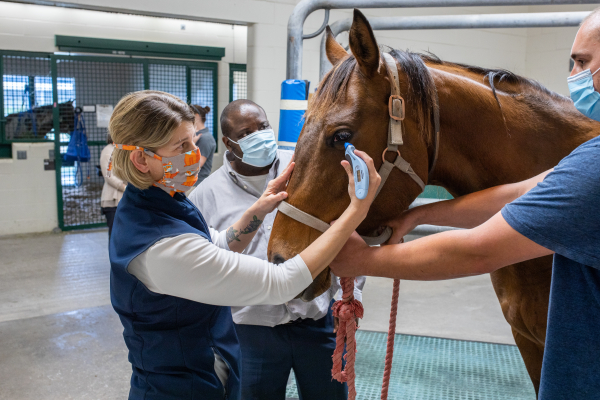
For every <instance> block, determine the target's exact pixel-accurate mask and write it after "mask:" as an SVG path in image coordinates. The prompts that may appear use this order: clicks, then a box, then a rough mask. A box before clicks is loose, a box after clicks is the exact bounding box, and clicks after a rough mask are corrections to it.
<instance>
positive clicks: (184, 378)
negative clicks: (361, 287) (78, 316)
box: [109, 91, 380, 400]
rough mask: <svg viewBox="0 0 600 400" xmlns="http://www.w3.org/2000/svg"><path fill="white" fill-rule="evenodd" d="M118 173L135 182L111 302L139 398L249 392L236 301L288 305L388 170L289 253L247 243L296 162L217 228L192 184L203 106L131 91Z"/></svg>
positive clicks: (115, 251)
mask: <svg viewBox="0 0 600 400" xmlns="http://www.w3.org/2000/svg"><path fill="white" fill-rule="evenodd" d="M109 131H110V134H111V136H112V138H113V140H114V142H115V147H116V148H115V150H114V153H113V157H112V172H113V173H115V174H116V175H117V176H119V177H120V178H121V179H123V180H124V181H125V182H128V183H129V184H128V185H127V189H126V190H125V193H124V195H123V198H122V199H121V202H120V203H119V206H118V208H117V213H116V215H115V221H114V225H113V232H112V236H111V239H110V261H111V287H110V289H111V302H112V305H113V307H114V309H115V311H116V312H117V313H118V314H119V317H120V319H121V322H122V324H123V327H124V331H123V337H124V339H125V343H126V345H127V347H128V349H129V361H130V362H131V364H132V369H133V373H132V376H131V389H130V392H129V399H148V400H149V399H161V400H162V399H192V398H194V399H200V398H201V399H224V398H227V399H232V400H239V399H240V357H241V355H240V350H239V344H238V340H237V336H236V334H235V330H234V325H233V320H232V317H231V311H230V309H229V306H231V305H238V306H241V305H254V304H282V303H285V302H286V301H289V300H291V299H292V298H294V297H295V296H296V295H297V294H298V293H300V292H301V291H302V290H304V289H305V288H306V287H307V286H308V285H309V284H310V283H311V282H312V280H313V279H314V277H315V276H317V275H318V274H319V273H320V272H321V271H322V270H323V269H325V267H326V266H327V265H328V264H329V262H330V261H331V260H333V258H334V256H335V255H336V254H337V253H338V251H339V250H340V249H341V248H342V246H343V245H344V243H345V242H346V240H347V239H348V238H349V237H350V235H351V234H352V232H354V230H355V228H356V227H357V226H358V225H359V223H360V222H361V221H362V220H363V219H364V218H365V216H366V214H367V211H368V209H369V206H370V204H371V202H372V201H373V197H374V196H375V191H376V189H377V187H378V185H379V182H380V177H379V175H378V174H377V172H376V171H375V169H374V166H373V160H372V159H371V158H369V157H368V156H367V155H366V154H365V153H362V152H358V151H357V154H358V155H359V156H361V157H362V158H363V159H364V160H365V161H366V162H367V165H368V166H369V177H370V187H369V195H368V196H367V198H366V199H364V200H359V199H357V198H356V196H355V194H354V181H353V178H352V170H351V168H350V166H349V164H348V162H347V161H342V165H343V167H344V168H345V170H346V172H347V174H348V176H349V181H350V185H349V193H350V197H351V201H350V205H349V206H348V208H347V209H346V211H345V212H344V213H343V214H342V215H341V216H340V217H339V219H338V220H337V223H336V224H335V225H333V226H332V227H331V228H330V229H329V230H328V231H327V232H325V233H323V234H322V235H321V236H320V237H319V238H318V239H317V240H315V241H314V242H313V243H312V244H311V245H310V246H309V247H308V248H307V249H306V250H304V251H303V252H302V253H300V254H299V255H297V256H296V257H294V258H292V259H290V260H287V261H285V262H284V263H282V264H279V265H274V264H271V263H269V262H268V261H265V260H260V259H257V258H253V257H250V256H246V255H243V254H240V253H241V252H242V251H243V250H244V248H245V247H246V246H247V245H248V243H249V242H250V241H251V240H252V238H253V237H254V234H255V233H256V230H257V229H258V227H259V226H260V224H261V222H262V220H263V219H264V217H265V215H266V214H268V213H269V212H271V211H272V210H274V209H275V207H276V206H277V204H278V203H279V202H280V201H282V200H283V199H285V198H286V197H287V193H286V192H285V191H284V190H285V184H286V181H287V180H288V178H289V176H290V174H291V173H292V170H293V168H294V163H293V162H291V163H290V165H289V166H288V167H287V168H286V169H285V171H284V172H283V173H282V174H281V175H280V176H279V177H278V178H276V179H274V180H273V181H271V182H270V183H269V185H268V187H267V189H266V191H265V192H264V194H263V195H262V196H261V197H260V198H259V199H258V200H257V201H256V203H255V204H254V205H252V206H251V207H250V208H249V209H248V210H247V211H246V212H245V213H244V214H243V215H242V216H241V218H240V219H239V221H237V222H236V223H234V224H233V225H232V226H231V227H229V228H228V229H226V230H224V231H222V232H217V231H215V230H213V229H211V228H209V227H208V226H207V225H206V223H205V221H204V218H203V216H202V215H201V213H200V212H199V211H198V209H197V208H196V207H195V206H194V205H193V204H192V203H190V201H189V200H188V199H187V198H186V197H185V195H184V194H183V193H184V192H185V191H187V189H188V188H189V187H190V186H191V185H193V184H194V183H195V177H196V176H197V174H198V170H199V166H198V164H199V160H200V152H199V151H198V148H197V147H196V146H195V144H194V140H193V138H194V133H195V131H194V114H193V112H192V111H191V109H190V107H189V106H188V105H187V104H185V103H184V102H183V101H181V100H180V99H178V98H177V97H175V96H172V95H170V94H167V93H162V92H155V91H141V92H135V93H131V94H129V95H127V96H125V97H124V98H123V99H121V101H120V102H119V103H118V104H117V106H116V107H115V110H114V112H113V115H112V117H111V120H110V126H109Z"/></svg>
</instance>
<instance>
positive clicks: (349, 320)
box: [331, 278, 400, 400]
mask: <svg viewBox="0 0 600 400" xmlns="http://www.w3.org/2000/svg"><path fill="white" fill-rule="evenodd" d="M340 284H341V286H342V300H339V301H336V302H335V303H334V305H333V316H334V317H338V318H339V322H340V324H339V327H338V331H337V336H336V338H335V339H336V343H335V351H334V352H333V356H332V358H333V369H332V370H331V375H332V377H333V379H335V380H337V381H338V382H342V383H343V382H347V383H348V400H355V399H356V387H355V385H354V380H355V378H356V375H355V373H354V363H355V361H356V339H355V333H356V329H357V326H356V318H362V317H363V314H364V309H363V305H362V304H361V302H360V301H358V300H355V299H354V278H340ZM399 294H400V280H399V279H394V291H393V293H392V308H391V311H390V327H389V329H388V338H387V349H386V353H385V369H384V371H383V384H382V386H381V400H387V397H388V388H389V384H390V374H391V372H392V359H393V358H394V337H395V335H396V314H397V312H398V295H399ZM344 343H346V356H345V359H346V368H344V370H343V371H342V354H343V353H344Z"/></svg>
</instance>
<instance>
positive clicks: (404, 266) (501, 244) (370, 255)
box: [330, 213, 553, 280]
mask: <svg viewBox="0 0 600 400" xmlns="http://www.w3.org/2000/svg"><path fill="white" fill-rule="evenodd" d="M552 253H553V252H552V251H551V250H548V249H546V248H545V247H542V246H540V245H538V244H537V243H535V242H533V241H531V240H530V239H528V238H526V237H525V236H523V235H521V234H520V233H518V232H517V231H515V230H514V229H513V228H512V227H511V226H510V225H509V224H508V223H507V222H506V221H505V220H504V218H503V217H502V214H500V213H497V214H496V215H494V216H493V217H492V218H491V219H489V220H488V221H487V222H485V223H483V224H482V225H480V226H478V227H476V228H473V229H469V230H464V231H449V232H443V233H439V234H436V235H431V236H427V237H424V238H421V239H417V240H413V241H411V242H409V243H406V244H396V245H388V246H382V247H379V248H377V247H369V246H367V245H366V244H365V243H364V241H363V240H362V239H361V238H360V236H358V235H357V234H354V235H353V236H352V237H351V238H350V239H349V240H348V242H347V243H346V245H345V246H344V248H343V249H342V250H341V251H340V253H339V254H338V256H337V257H336V259H335V260H334V261H333V262H332V263H331V265H330V267H331V269H332V271H333V273H334V274H336V275H338V276H358V275H369V276H381V277H387V278H399V279H408V280H442V279H452V278H460V277H464V276H471V275H480V274H484V273H489V272H492V271H495V270H497V269H499V268H502V267H504V266H506V265H510V264H514V263H517V262H521V261H525V260H529V259H532V258H536V257H541V256H544V255H548V254H552Z"/></svg>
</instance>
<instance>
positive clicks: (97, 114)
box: [0, 51, 218, 230]
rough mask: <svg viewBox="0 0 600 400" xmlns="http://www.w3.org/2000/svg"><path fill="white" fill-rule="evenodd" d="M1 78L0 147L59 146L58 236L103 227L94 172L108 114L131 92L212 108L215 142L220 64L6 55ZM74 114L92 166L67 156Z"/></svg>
mask: <svg viewBox="0 0 600 400" xmlns="http://www.w3.org/2000/svg"><path fill="white" fill-rule="evenodd" d="M0 71H1V73H2V87H0V109H1V110H2V115H0V143H10V142H17V141H25V142H34V141H54V142H55V154H56V185H57V205H58V210H57V214H58V221H59V227H60V228H61V229H65V230H71V229H83V228H92V227H98V226H103V225H105V219H104V216H103V215H102V214H101V208H100V205H101V200H100V198H101V192H102V187H103V184H104V179H103V178H102V177H101V176H100V175H98V174H97V170H96V166H97V165H99V164H100V162H99V159H100V153H101V152H102V149H103V148H104V146H106V138H107V133H108V124H107V122H108V117H109V116H110V112H111V107H114V106H115V105H116V104H117V102H118V101H119V100H120V99H121V98H122V97H123V96H124V95H126V94H127V93H130V92H134V91H138V90H144V89H151V90H160V91H164V92H167V93H171V94H173V95H175V96H177V97H179V98H181V99H182V100H184V101H186V102H190V101H191V102H193V103H195V104H202V105H208V106H210V107H211V112H210V115H209V118H207V123H206V125H207V126H208V128H209V129H210V131H211V132H212V133H213V135H216V126H217V125H216V122H217V120H216V112H215V110H216V107H217V90H218V87H217V79H218V76H217V64H215V63H203V62H189V61H175V60H151V59H132V58H115V57H106V56H56V55H51V54H44V53H24V52H13V51H10V52H9V51H1V52H0ZM55 104H56V106H55ZM79 108H81V114H79V113H78V112H77V111H79V110H78V109H79ZM102 110H104V111H107V110H108V111H107V113H101V111H102ZM101 114H103V115H104V116H105V118H101ZM77 115H81V121H82V124H81V125H80V127H81V128H85V133H86V138H87V148H89V159H88V160H83V159H75V160H73V158H72V157H71V159H67V158H66V157H65V154H66V153H67V149H68V148H69V143H70V142H71V139H72V138H73V137H74V136H75V132H76V127H77V125H76V123H75V117H76V116H77ZM5 128H6V129H5ZM55 132H59V134H55ZM3 146H10V144H9V145H3Z"/></svg>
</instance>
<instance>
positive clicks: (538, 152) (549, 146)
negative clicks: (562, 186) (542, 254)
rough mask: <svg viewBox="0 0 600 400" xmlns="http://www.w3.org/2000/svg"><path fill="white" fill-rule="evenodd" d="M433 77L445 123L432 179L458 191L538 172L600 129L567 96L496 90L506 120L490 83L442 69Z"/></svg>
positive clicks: (480, 188) (474, 189)
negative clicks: (516, 93)
mask: <svg viewBox="0 0 600 400" xmlns="http://www.w3.org/2000/svg"><path fill="white" fill-rule="evenodd" d="M434 78H435V81H436V86H437V88H438V94H439V101H440V120H441V129H440V143H439V146H440V147H439V157H438V161H437V165H436V168H435V170H434V171H433V173H432V175H431V176H430V180H429V182H430V183H431V184H437V185H441V186H444V187H445V188H446V189H448V190H449V191H450V193H452V194H453V195H455V196H456V195H464V194H467V193H471V192H474V191H477V190H482V189H485V188H488V187H491V186H495V185H500V184H504V183H510V182H518V181H521V180H524V179H527V178H529V177H532V176H535V175H536V174H539V173H541V172H543V171H545V170H548V169H550V168H552V167H554V166H556V164H558V162H559V161H560V160H561V159H562V158H564V157H565V156H567V155H568V154H569V153H570V152H571V151H573V149H575V148H576V147H577V146H579V145H580V144H581V143H583V142H585V141H587V140H589V139H591V138H593V137H595V136H597V135H598V134H600V123H597V122H595V121H592V120H589V119H587V118H585V117H583V116H582V115H581V114H580V113H579V112H578V111H577V110H576V109H575V108H574V107H573V105H572V103H570V102H568V101H564V100H559V99H554V98H552V97H550V96H548V95H546V94H539V95H537V96H535V97H536V98H535V99H534V98H533V96H528V95H525V96H523V95H521V96H519V95H517V96H515V95H510V94H506V93H502V92H501V91H498V98H499V99H500V103H501V104H502V111H503V114H504V117H505V119H506V126H505V122H504V120H503V118H502V114H501V112H500V108H499V107H498V104H497V103H496V100H495V99H494V97H493V94H492V92H491V89H490V88H489V87H488V86H486V85H484V84H483V83H479V82H476V81H473V80H472V79H469V78H465V77H461V76H458V75H455V74H450V73H447V72H443V71H436V72H434ZM527 90H532V89H530V88H527Z"/></svg>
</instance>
